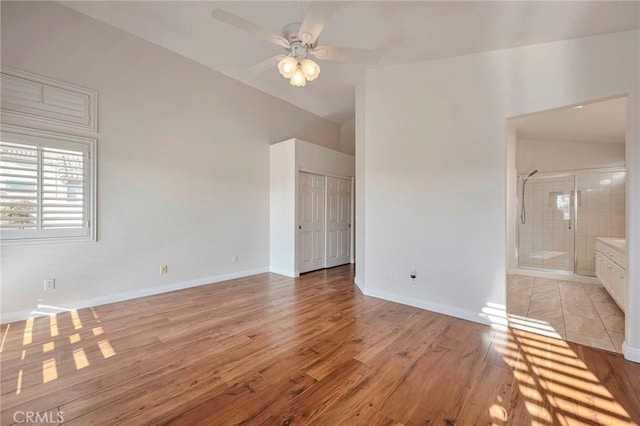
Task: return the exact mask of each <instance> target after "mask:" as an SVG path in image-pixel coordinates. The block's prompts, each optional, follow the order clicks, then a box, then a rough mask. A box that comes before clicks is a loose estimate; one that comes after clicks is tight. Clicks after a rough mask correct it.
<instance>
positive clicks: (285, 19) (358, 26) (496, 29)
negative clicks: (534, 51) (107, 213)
mask: <svg viewBox="0 0 640 426" xmlns="http://www.w3.org/2000/svg"><path fill="white" fill-rule="evenodd" d="M309 3H310V2H308V1H284V2H281V1H278V2H271V1H266V2H206V1H202V2H201V1H198V2H191V1H173V2H172V1H166V2H165V1H152V2H146V1H144V2H135V1H123V2H114V1H104V2H103V1H71V2H62V4H64V5H65V6H67V7H70V8H72V9H74V10H76V11H78V12H81V13H83V14H86V15H88V16H90V17H93V18H95V19H98V20H100V21H103V22H105V23H108V24H110V25H113V26H115V27H117V28H120V29H122V30H124V31H128V32H130V33H132V34H135V35H137V36H139V37H142V38H144V39H146V40H148V41H151V42H153V43H156V44H158V45H161V46H164V47H165V48H167V49H169V50H172V51H174V52H176V53H179V54H180V55H183V56H186V57H188V58H191V59H193V60H194V61H197V62H199V63H201V64H203V65H206V66H208V67H210V68H212V69H214V70H216V71H219V72H221V73H223V74H226V75H227V76H229V77H231V78H234V79H238V80H240V81H243V82H244V83H246V84H248V85H250V86H253V87H255V88H257V89H259V90H262V91H264V92H267V93H269V94H271V95H273V96H276V97H278V98H281V99H283V100H285V101H287V102H290V103H292V104H294V105H297V106H299V107H301V108H303V109H305V110H308V111H310V112H313V113H315V114H317V115H319V116H321V117H325V118H327V119H329V120H332V121H334V122H336V123H343V122H345V121H347V120H349V119H350V118H352V117H353V116H354V108H355V101H354V94H355V84H356V82H357V81H358V80H359V79H360V78H361V77H362V75H363V74H364V72H365V69H366V67H365V66H364V65H359V64H353V63H338V62H327V61H318V62H319V64H320V66H321V70H322V71H321V75H320V77H319V78H318V79H317V80H315V81H313V82H311V83H309V84H307V85H306V86H305V87H302V88H299V87H293V86H291V85H289V82H288V81H287V80H286V79H284V78H282V76H280V74H279V73H278V71H277V69H276V68H275V67H274V68H273V69H272V70H269V71H267V72H264V73H262V74H260V75H258V76H256V77H251V78H245V77H242V76H241V71H242V70H244V69H246V68H248V67H250V66H251V65H253V64H255V63H257V62H260V61H262V60H264V59H266V58H268V57H270V56H273V55H276V54H278V53H282V48H280V47H278V46H276V45H272V44H270V43H268V42H266V41H264V40H262V39H260V38H258V37H256V36H253V35H251V34H248V33H245V32H243V31H240V30H238V29H236V28H233V27H230V26H228V25H226V24H224V23H221V22H218V21H215V20H213V19H212V18H211V11H212V10H213V9H215V8H223V9H225V10H227V11H229V12H232V13H234V14H237V15H239V16H241V17H243V18H245V19H247V20H250V21H253V22H255V23H256V24H258V25H260V26H263V27H264V28H266V29H268V30H270V31H272V32H274V33H276V34H280V31H281V28H282V27H283V26H284V25H286V24H288V23H290V22H300V21H302V20H303V18H304V16H305V14H306V11H307V9H308V7H309ZM639 16H640V3H639V2H624V1H622V2H616V1H603V2H592V1H567V2H564V1H551V2H541V1H531V2H529V1H514V2H484V1H471V2H457V1H424V2H402V1H374V2H366V1H363V2H361V1H345V2H338V7H337V9H336V10H335V12H334V13H333V15H332V16H331V18H330V19H329V21H328V23H327V25H326V26H325V28H324V31H323V32H322V34H321V36H320V39H319V41H320V43H322V44H325V45H338V46H351V47H360V48H368V49H380V50H381V52H382V59H381V61H380V64H379V65H377V66H383V65H393V64H403V63H410V62H416V61H423V60H431V59H438V58H444V57H450V56H456V55H461V54H469V53H476V52H483V51H489V50H496V49H504V48H511V47H518V46H524V45H528V44H536V43H544V42H551V41H556V40H563V39H569V38H577V37H585V36H591V35H597V34H603V33H609V32H619V31H626V30H631V29H637V28H639V27H640V22H639V21H640V18H639Z"/></svg>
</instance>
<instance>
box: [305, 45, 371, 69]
mask: <svg viewBox="0 0 640 426" xmlns="http://www.w3.org/2000/svg"><path fill="white" fill-rule="evenodd" d="M309 53H311V54H312V55H313V56H315V57H316V58H318V59H320V60H324V61H337V62H357V63H360V64H367V65H375V64H377V63H378V62H380V56H381V55H380V52H379V51H378V50H369V49H358V48H356V47H340V46H316V48H315V49H313V50H311V51H310V52H309Z"/></svg>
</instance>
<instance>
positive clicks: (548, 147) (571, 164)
mask: <svg viewBox="0 0 640 426" xmlns="http://www.w3.org/2000/svg"><path fill="white" fill-rule="evenodd" d="M624 150H625V147H624V141H622V143H609V142H601V143H598V142H571V141H547V140H544V141H541V140H527V139H519V140H518V148H517V161H516V168H517V170H518V173H520V174H523V173H529V172H530V171H532V170H536V169H537V170H538V171H539V172H550V171H563V170H582V169H597V168H603V167H624Z"/></svg>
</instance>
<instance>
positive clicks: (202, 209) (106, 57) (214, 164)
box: [0, 2, 340, 321]
mask: <svg viewBox="0 0 640 426" xmlns="http://www.w3.org/2000/svg"><path fill="white" fill-rule="evenodd" d="M1 7H2V37H1V39H2V58H1V59H2V64H3V65H7V66H11V67H13V68H17V69H20V70H24V71H28V72H32V73H35V74H39V75H43V76H46V77H50V78H54V79H57V80H62V81H66V82H70V83H75V84H78V85H81V86H84V87H88V88H91V89H95V90H97V91H98V93H99V106H98V115H99V123H98V130H99V133H98V149H97V152H98V191H97V194H98V241H97V242H94V243H73V244H71V243H69V244H39V245H15V246H8V245H7V246H3V247H2V254H1V274H2V275H1V279H2V294H1V296H2V297H1V299H2V302H1V306H0V308H1V310H2V314H3V316H2V319H3V321H7V320H9V319H17V318H19V317H20V315H24V314H25V312H26V313H27V314H28V313H29V312H31V311H32V310H33V309H34V308H36V306H37V305H38V304H39V303H41V304H46V305H52V306H78V304H79V303H80V302H83V303H89V304H94V303H104V302H107V301H113V300H118V299H119V298H126V297H134V296H139V295H144V294H150V293H153V292H156V291H164V290H167V289H172V288H179V287H180V286H188V285H196V284H205V283H208V282H213V281H216V280H218V279H221V278H232V277H235V276H241V275H247V274H252V273H256V272H263V271H266V270H267V269H268V267H269V145H270V143H275V142H277V141H281V140H284V139H288V138H291V137H294V136H299V137H302V138H305V139H307V140H309V141H312V142H315V143H318V144H322V145H324V146H327V147H329V148H333V149H340V141H339V134H340V129H339V126H338V125H336V124H334V123H331V122H329V121H327V120H324V119H321V118H319V117H317V116H315V115H313V114H310V113H308V112H306V111H303V110H301V109H299V108H297V107H294V106H292V105H290V104H287V103H286V102H283V101H281V100H279V99H276V98H274V97H272V96H269V95H266V94H264V93H262V92H260V91H257V90H255V89H253V88H250V87H248V86H246V85H243V84H241V83H239V82H237V81H235V80H232V79H230V78H228V77H225V76H223V75H222V74H220V73H217V72H215V71H213V70H211V69H208V68H206V67H204V66H202V65H199V64H197V63H195V62H193V61H191V60H188V59H186V58H184V57H182V56H180V55H177V54H175V53H172V52H170V51H168V50H166V49H163V48H161V47H159V46H157V45H154V44H152V43H149V42H147V41H144V40H142V39H140V38H138V37H135V36H133V35H131V34H128V33H125V32H123V31H120V30H117V29H115V28H113V27H110V26H108V25H106V24H103V23H101V22H98V21H96V20H94V19H91V18H88V17H86V16H84V15H82V14H79V13H77V12H74V11H72V10H70V9H68V8H66V7H63V6H61V5H59V4H57V3H55V2H2V5H1ZM232 256H238V262H237V263H232ZM163 264H166V265H168V273H167V274H163V275H161V274H160V265H163ZM46 278H55V279H56V285H57V288H56V289H55V290H54V291H48V292H44V291H43V280H44V279H46Z"/></svg>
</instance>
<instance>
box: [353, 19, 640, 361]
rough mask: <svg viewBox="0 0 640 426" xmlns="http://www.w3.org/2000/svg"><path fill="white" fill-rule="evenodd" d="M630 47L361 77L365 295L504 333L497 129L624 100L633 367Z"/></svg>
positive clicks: (624, 41) (622, 43)
mask: <svg viewBox="0 0 640 426" xmlns="http://www.w3.org/2000/svg"><path fill="white" fill-rule="evenodd" d="M639 40H640V33H639V32H638V31H630V32H623V33H616V34H607V35H602V36H597V37H589V38H581V39H574V40H567V41H561V42H554V43H547V44H539V45H532V46H526V47H522V48H516V49H506V50H500V51H494V52H487V53H481V54H475V55H466V56H459V57H454V58H448V59H443V60H436V61H429V62H421V63H415V64H408V65H401V66H393V67H386V68H377V69H373V70H370V71H369V72H368V73H367V77H366V98H365V126H366V156H365V163H366V164H365V173H364V176H362V175H361V174H360V173H361V172H362V170H361V169H360V168H359V169H358V173H359V174H358V175H357V176H356V180H360V179H363V178H364V179H365V185H366V186H365V191H366V198H365V200H364V201H365V211H366V224H365V232H366V253H365V269H366V285H365V294H370V295H375V296H379V297H384V298H387V299H392V300H397V301H401V302H404V303H411V304H414V305H417V306H422V307H425V308H427V309H433V310H436V311H437V310H439V311H441V312H445V313H448V314H452V315H456V316H459V317H463V318H468V319H470V320H474V321H482V322H490V323H500V324H504V305H505V287H506V285H505V280H506V278H505V277H506V239H505V237H506V232H505V230H506V226H505V224H506V218H505V212H506V208H505V206H506V188H507V186H506V174H505V169H506V165H507V163H506V146H505V144H506V140H507V133H506V132H507V123H506V120H507V119H508V118H509V117H515V116H518V115H522V114H527V113H532V112H536V111H543V110H547V109H552V108H557V107H561V106H566V105H575V104H579V103H585V102H588V101H592V100H596V99H603V98H608V97H611V96H618V95H624V94H627V95H628V97H629V109H628V117H629V120H628V124H627V126H628V129H627V141H626V159H627V169H628V171H629V172H628V182H629V186H628V194H630V195H629V196H628V199H627V203H628V209H627V224H628V228H627V239H628V242H629V269H628V272H629V276H628V279H629V282H630V284H629V300H634V301H636V302H635V306H633V307H630V309H629V310H628V314H627V316H626V330H627V336H626V338H627V341H626V346H625V356H626V357H627V358H630V359H636V360H638V361H640V303H638V302H637V301H639V300H640V238H639V237H638V236H639V235H640V174H639V173H640V149H639V148H640V140H639V137H640V135H639V124H640V123H639V117H640V111H639V96H640V93H639V86H640V82H639V75H640V70H639V69H638V64H639V62H640V61H639V51H640V45H639ZM358 155H359V153H358ZM410 269H417V280H416V281H415V282H413V281H412V280H411V279H410V277H409V270H410Z"/></svg>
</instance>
